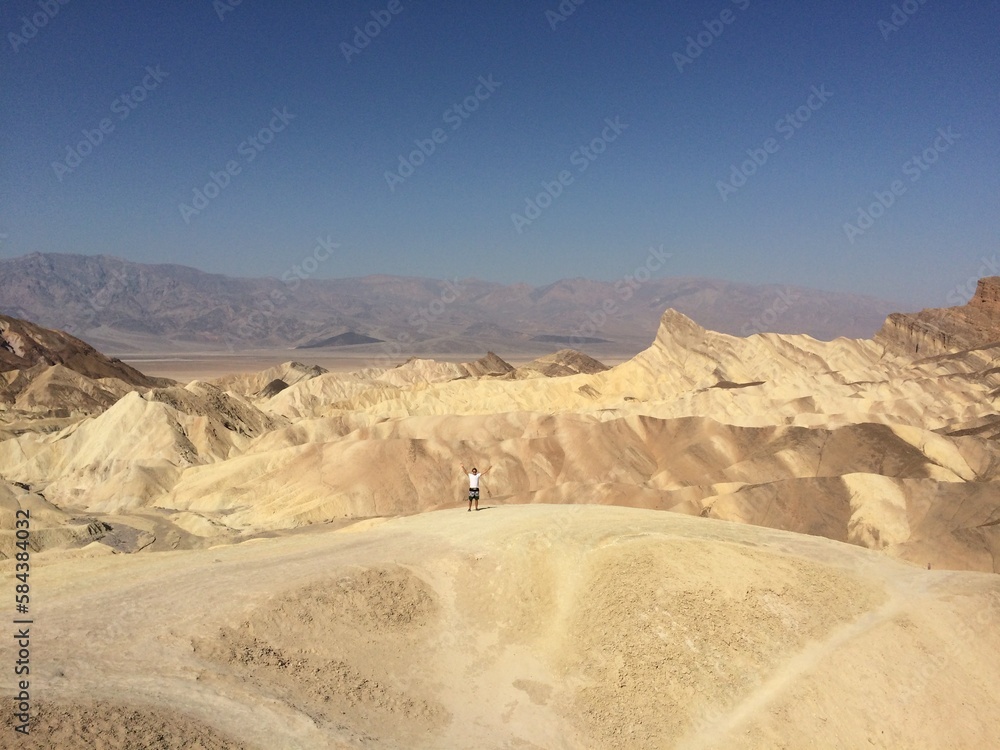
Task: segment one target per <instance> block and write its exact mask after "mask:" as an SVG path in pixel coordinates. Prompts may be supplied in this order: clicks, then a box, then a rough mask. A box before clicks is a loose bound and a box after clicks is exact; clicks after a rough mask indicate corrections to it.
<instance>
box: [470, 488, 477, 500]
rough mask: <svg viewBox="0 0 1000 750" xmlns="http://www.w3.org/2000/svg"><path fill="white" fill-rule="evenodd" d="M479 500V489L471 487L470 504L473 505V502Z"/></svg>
mask: <svg viewBox="0 0 1000 750" xmlns="http://www.w3.org/2000/svg"><path fill="white" fill-rule="evenodd" d="M478 499H479V488H478V487H469V502H470V503H471V502H472V501H473V500H478Z"/></svg>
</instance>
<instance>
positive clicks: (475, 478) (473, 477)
mask: <svg viewBox="0 0 1000 750" xmlns="http://www.w3.org/2000/svg"><path fill="white" fill-rule="evenodd" d="M491 468H493V467H491V466H487V467H486V468H485V469H484V470H483V472H482V473H481V474H480V473H479V470H478V469H476V467H475V466H473V467H472V471H469V470H468V469H466V468H465V465H464V464H463V466H462V471H464V472H465V473H466V474H468V475H469V512H470V513H471V512H472V504H473V503H475V504H476V510H479V477H484V476H486V475H487V474H488V473H489V471H490V469H491Z"/></svg>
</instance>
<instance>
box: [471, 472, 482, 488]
mask: <svg viewBox="0 0 1000 750" xmlns="http://www.w3.org/2000/svg"><path fill="white" fill-rule="evenodd" d="M479 476H480V475H479V473H478V472H477V473H475V474H469V489H470V490H478V489H479Z"/></svg>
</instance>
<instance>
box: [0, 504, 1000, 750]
mask: <svg viewBox="0 0 1000 750" xmlns="http://www.w3.org/2000/svg"><path fill="white" fill-rule="evenodd" d="M8 577H9V574H7V575H6V576H5V581H4V585H5V586H6V585H8V584H9V581H8V580H7V579H8ZM34 586H35V590H36V591H37V592H39V594H38V601H39V605H38V608H37V610H36V611H35V612H34V615H35V617H36V622H37V628H36V631H35V633H36V635H35V641H34V648H35V653H36V654H37V660H36V661H35V662H34V664H36V665H37V667H36V668H35V669H34V670H33V685H34V691H35V692H34V694H35V695H36V696H37V698H38V700H39V701H40V708H41V713H40V715H39V716H38V718H37V719H36V724H35V734H34V735H33V738H32V741H31V742H30V743H21V744H19V745H18V746H19V747H37V748H42V747H46V748H47V747H52V746H55V744H56V743H58V746H59V747H65V748H74V747H97V746H101V745H100V744H99V743H98V740H97V738H98V737H102V738H103V740H102V741H103V742H104V743H105V744H104V745H103V746H107V747H137V748H138V747H177V748H180V747H205V748H235V747H246V748H279V747H280V748H309V749H310V750H317V749H322V748H349V747H358V748H360V747H379V748H383V747H385V748H388V747H398V748H421V747H424V748H443V747H447V748H477V749H480V748H587V747H603V748H634V747H650V748H658V747H663V748H667V747H683V748H732V747H746V748H775V747H787V748H805V747H809V748H834V747H838V748H844V747H874V748H913V747H922V748H944V747H948V748H983V747H993V746H997V745H998V744H1000V719H998V718H997V717H996V712H995V710H994V708H995V704H994V700H993V696H994V695H995V694H996V691H997V689H998V688H1000V648H998V647H1000V635H998V634H1000V629H998V625H1000V579H997V578H996V577H995V576H992V575H983V574H975V573H951V572H937V571H926V570H923V569H919V568H916V567H910V566H906V565H903V564H900V563H896V562H893V561H891V560H889V559H887V558H885V557H883V556H879V555H876V554H874V553H871V552H868V551H865V550H862V549H859V548H857V547H853V546H849V545H844V544H839V543H836V542H832V541H829V540H825V539H820V538H815V537H808V536H802V535H797V534H791V533H788V532H779V531H773V530H769V529H763V528H758V527H752V526H746V525H742V524H733V523H727V522H722V521H712V520H706V519H697V518H690V517H686V516H683V515H678V514H664V513H658V512H655V511H646V510H634V509H622V508H609V507H584V506H579V507H566V506H546V505H536V506H515V507H512V506H493V507H490V508H489V509H488V510H483V511H480V512H479V513H467V512H466V511H465V510H464V509H457V510H455V509H452V510H444V511H439V512H436V513H427V514H422V515H419V516H414V517H410V518H403V519H396V520H387V521H367V522H361V523H359V524H356V525H355V526H352V527H348V528H345V529H343V530H340V531H322V530H319V529H317V530H316V531H315V533H311V534H302V535H297V536H293V537H286V538H282V539H270V540H258V541H253V542H248V543H245V544H240V545H235V546H228V547H219V548H215V549H206V550H195V551H187V552H166V553H162V554H155V555H144V556H113V557H102V558H96V559H88V560H70V561H61V562H60V561H55V560H54V559H52V560H50V562H49V563H48V564H45V565H42V566H40V567H38V568H37V570H36V572H35V576H34ZM8 705H9V704H8ZM5 710H8V711H9V708H6V707H5ZM123 723H128V725H129V727H130V738H129V740H128V741H125V740H124V739H121V740H116V739H114V738H115V737H116V734H115V733H118V735H120V734H121V731H122V730H121V727H122V725H123ZM68 727H72V728H74V731H79V732H80V735H79V739H78V740H77V741H72V740H70V739H69V732H68V730H67V728H68ZM158 737H159V738H164V739H157V738H158ZM54 738H59V739H54ZM197 743H200V744H197Z"/></svg>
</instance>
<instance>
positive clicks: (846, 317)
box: [0, 253, 894, 354]
mask: <svg viewBox="0 0 1000 750" xmlns="http://www.w3.org/2000/svg"><path fill="white" fill-rule="evenodd" d="M893 307H894V306H893V305H892V304H891V303H889V302H885V301H883V300H878V299H874V298H871V297H863V296H857V295H849V294H841V293H836V292H824V291H817V290H813V289H803V288H798V287H785V286H775V285H765V286H761V285H752V284H742V283H735V282H729V281H720V280H712V279H700V278H677V277H665V278H653V279H650V280H648V281H646V282H642V283H640V282H637V281H633V282H632V283H631V284H628V283H626V282H625V281H617V282H603V281H591V280H587V279H564V280H560V281H557V282H555V283H553V284H548V285H545V286H537V287H536V286H531V285H528V284H509V285H504V284H498V283H492V282H488V281H481V280H478V279H452V280H447V281H441V280H434V279H423V278H409V277H401V276H366V277H363V278H354V279H309V280H300V279H295V280H293V281H292V282H291V283H286V282H283V281H281V280H279V279H267V278H258V279H254V278H234V277H229V276H223V275H220V274H211V273H205V272H203V271H199V270H197V269H194V268H189V267H186V266H179V265H161V264H157V265H150V264H142V263H133V262H130V261H127V260H122V259H120V258H115V257H110V256H104V255H101V256H89V255H56V254H42V253H34V254H31V255H26V256H22V257H18V258H12V259H4V260H0V313H4V314H7V315H11V316H14V317H19V318H26V319H29V320H33V321H36V322H37V323H39V324H41V325H44V326H48V327H51V328H57V329H60V330H65V331H67V332H69V333H71V334H73V335H75V336H78V337H80V338H83V339H85V340H86V341H88V342H90V343H92V344H94V345H96V346H99V347H101V348H102V349H104V350H106V351H112V352H117V353H124V352H136V351H147V352H148V351H172V350H181V349H204V350H209V349H211V350H221V351H225V350H239V351H241V350H246V349H265V348H276V347H281V348H290V347H303V346H317V345H323V344H325V345H328V346H352V347H363V346H367V347H383V348H385V347H395V348H397V349H399V350H400V351H401V352H420V353H430V354H447V353H449V352H472V351H486V350H487V349H494V350H497V351H510V350H526V351H532V350H539V351H542V350H550V349H551V348H552V346H553V344H558V345H559V346H574V345H576V346H577V347H578V346H580V345H586V346H588V347H589V348H593V349H595V350H596V351H598V352H599V353H604V352H609V351H620V352H629V351H631V352H637V351H639V350H641V349H642V348H644V347H645V346H647V345H648V343H649V341H650V340H651V338H652V337H653V336H654V334H655V333H656V330H657V325H658V322H659V320H660V316H661V315H662V314H663V311H664V310H666V309H667V308H674V309H676V310H678V311H679V312H682V313H684V314H685V315H687V316H689V317H691V318H692V319H694V320H695V321H697V322H698V323H699V324H700V325H702V326H705V327H707V328H710V329H713V330H716V331H720V332H724V333H732V334H737V335H749V334H752V333H758V332H764V331H774V332H779V333H807V334H810V335H812V336H814V337H816V338H819V339H832V338H836V337H838V336H848V337H852V338H870V337H871V336H872V335H873V334H874V333H875V331H876V330H877V329H878V328H879V327H880V326H881V325H882V323H883V322H884V321H885V319H886V316H887V315H888V314H889V313H891V312H893ZM370 339H376V340H378V343H374V342H371V341H370ZM364 342H368V343H364Z"/></svg>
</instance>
